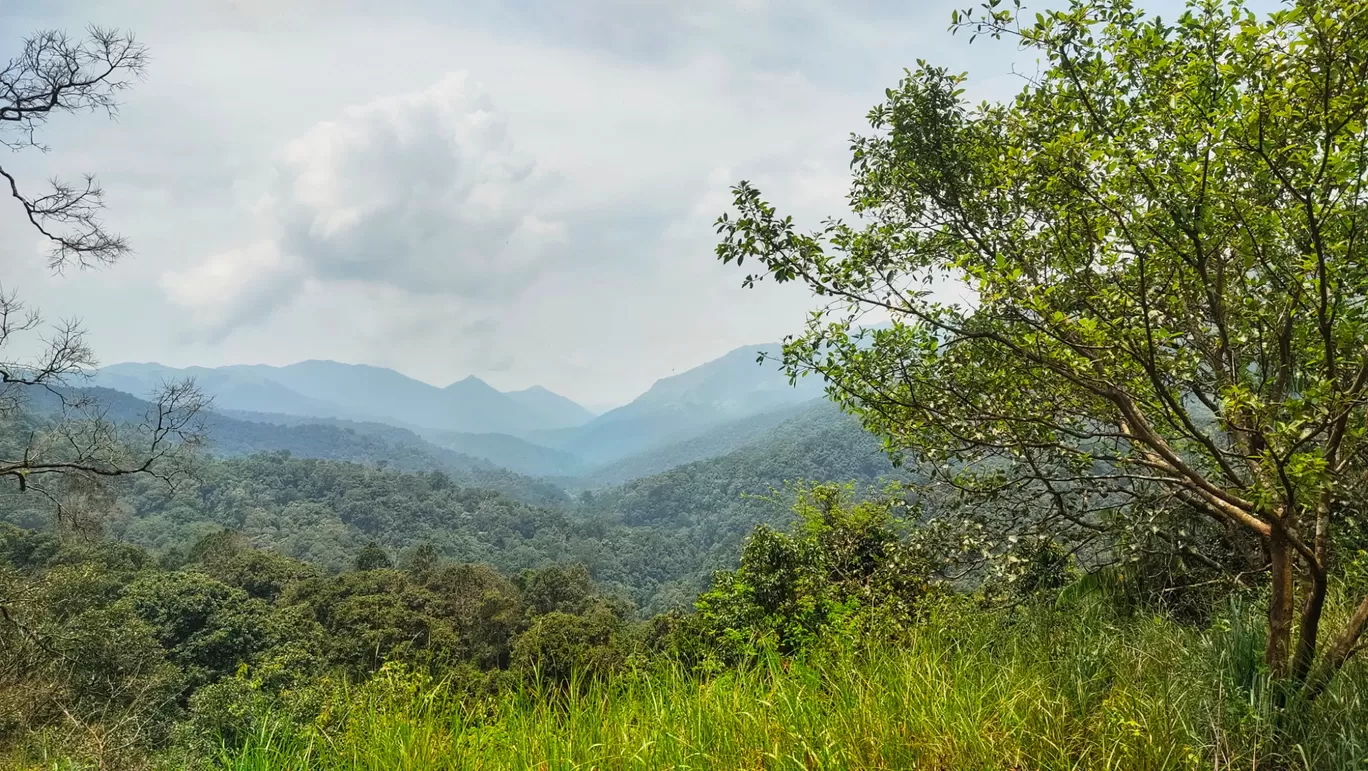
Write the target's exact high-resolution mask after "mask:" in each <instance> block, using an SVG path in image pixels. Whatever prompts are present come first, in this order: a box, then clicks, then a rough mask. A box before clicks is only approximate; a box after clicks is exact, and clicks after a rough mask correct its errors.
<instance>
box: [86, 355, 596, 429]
mask: <svg viewBox="0 0 1368 771" xmlns="http://www.w3.org/2000/svg"><path fill="white" fill-rule="evenodd" d="M183 377H194V378H195V379H196V380H197V381H198V382H199V383H200V385H201V387H202V388H204V390H205V391H206V392H208V393H210V394H212V395H213V396H214V398H215V403H216V405H217V406H218V407H219V408H221V409H229V410H245V411H249V412H263V413H280V414H288V415H303V416H309V417H325V418H347V419H352V420H362V421H383V422H388V423H392V424H396V425H401V426H414V427H422V428H424V429H435V430H444V431H462V432H477V433H523V432H528V431H535V430H547V429H556V428H563V427H568V426H573V425H576V424H577V423H580V422H583V421H585V420H588V419H589V417H591V416H590V415H589V413H588V411H586V410H584V409H583V408H582V407H579V406H578V405H576V404H575V403H574V402H572V401H570V400H569V399H566V398H565V397H562V396H558V395H556V394H554V393H552V392H550V391H547V390H546V389H542V388H533V389H528V390H527V391H519V392H516V393H514V394H505V393H502V392H500V391H498V390H496V389H495V388H493V387H491V386H490V385H489V384H487V383H485V382H484V381H482V380H480V379H479V378H476V377H473V376H472V377H468V378H465V379H464V380H460V381H458V382H456V383H452V384H451V385H449V386H447V387H446V388H438V387H437V386H433V385H430V384H428V383H424V382H422V381H420V380H414V379H413V378H410V377H407V376H405V375H403V374H400V373H398V372H395V371H394V370H390V369H385V368H383V367H372V366H368V365H362V364H343V363H339V362H335V361H320V360H311V361H302V362H299V363H297V364H291V365H288V366H284V367H273V366H268V365H264V364H243V365H232V366H227V367H217V368H212V369H211V368H204V367H189V368H186V369H175V368H171V367H165V366H162V365H159V364H115V365H112V366H109V367H105V368H104V369H101V370H100V371H99V372H97V373H96V375H95V378H94V381H93V384H94V385H98V386H102V387H107V388H114V389H116V390H121V391H124V392H126V393H132V394H134V395H145V394H147V393H149V392H151V391H152V390H154V389H155V388H156V386H157V385H158V384H159V383H161V382H162V381H164V380H167V379H176V378H183Z"/></svg>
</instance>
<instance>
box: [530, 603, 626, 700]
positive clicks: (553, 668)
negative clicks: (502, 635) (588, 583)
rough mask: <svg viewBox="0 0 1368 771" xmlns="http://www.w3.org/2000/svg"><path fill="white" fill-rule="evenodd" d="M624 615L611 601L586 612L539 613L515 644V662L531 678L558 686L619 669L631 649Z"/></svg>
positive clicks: (624, 664) (600, 676) (582, 681)
mask: <svg viewBox="0 0 1368 771" xmlns="http://www.w3.org/2000/svg"><path fill="white" fill-rule="evenodd" d="M626 631H627V630H626V628H625V625H624V624H623V623H622V619H621V618H620V617H618V616H617V615H616V614H614V613H613V612H612V611H611V610H609V609H608V608H607V607H606V606H597V607H595V608H594V609H593V610H592V611H591V612H589V613H586V614H584V615H575V614H570V613H564V612H561V611H552V612H551V613H547V614H546V615H544V616H538V617H537V618H536V619H535V620H534V621H533V622H532V626H531V627H530V628H529V629H528V630H527V631H526V632H524V633H523V634H522V635H520V636H519V637H518V640H517V642H516V643H515V644H514V646H513V667H514V670H515V671H517V672H520V673H522V675H523V676H524V677H526V678H529V679H540V680H541V681H542V682H546V683H549V684H552V685H555V686H558V687H565V686H569V685H572V684H574V683H576V678H583V679H582V680H579V681H578V682H580V683H587V681H588V680H590V679H593V678H602V677H606V676H609V675H611V674H613V673H615V672H618V671H620V670H621V669H622V668H623V667H624V666H626V663H627V660H628V657H629V656H630V655H631V652H632V645H631V640H630V639H629V638H628V636H627V634H626Z"/></svg>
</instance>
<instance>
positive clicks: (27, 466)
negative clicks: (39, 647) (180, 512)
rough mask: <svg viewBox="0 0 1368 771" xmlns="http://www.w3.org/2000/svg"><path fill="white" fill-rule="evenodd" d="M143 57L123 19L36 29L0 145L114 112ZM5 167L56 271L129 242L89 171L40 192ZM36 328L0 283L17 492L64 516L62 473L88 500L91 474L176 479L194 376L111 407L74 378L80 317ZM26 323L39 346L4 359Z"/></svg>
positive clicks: (189, 445) (192, 436) (199, 412)
mask: <svg viewBox="0 0 1368 771" xmlns="http://www.w3.org/2000/svg"><path fill="white" fill-rule="evenodd" d="M146 64H147V51H146V49H145V48H144V47H143V46H142V45H141V44H139V43H138V42H137V41H136V40H135V39H134V37H133V36H132V35H130V34H126V33H123V32H120V31H118V30H112V29H103V28H99V27H91V28H89V29H88V30H87V32H86V34H85V35H84V36H83V37H81V38H78V39H73V38H70V37H68V36H67V35H66V34H64V33H62V32H57V31H42V32H38V33H35V34H34V35H32V36H30V37H28V38H27V39H25V40H24V41H23V45H22V50H21V52H20V53H19V54H18V55H17V56H15V57H14V58H12V59H10V60H9V61H8V63H6V64H5V65H4V67H3V68H0V144H3V145H4V146H5V147H8V148H9V149H10V150H11V151H13V152H16V153H17V152H22V151H31V150H36V151H39V152H46V151H47V150H48V149H49V148H48V146H47V145H46V144H44V143H43V142H42V141H41V139H40V136H39V135H40V130H41V129H42V128H43V127H44V126H45V125H46V124H47V122H48V121H49V120H50V119H51V118H52V117H54V116H56V115H60V114H64V113H67V114H72V113H85V112H103V113H105V114H106V115H108V116H110V117H113V116H115V115H116V113H117V109H118V101H117V99H116V97H117V96H118V95H119V93H120V92H122V91H123V90H124V89H126V88H128V87H129V85H130V84H131V83H132V82H133V81H135V80H137V79H139V78H141V77H142V76H143V74H144V71H145V67H146ZM0 176H3V177H4V179H5V182H6V183H7V184H8V187H9V192H10V195H11V196H12V198H13V199H14V200H15V201H17V202H18V203H19V206H20V207H22V209H23V211H24V213H25V216H26V217H27V219H28V221H29V223H30V224H31V225H32V226H33V227H34V228H35V229H36V230H37V231H38V232H39V233H40V234H42V236H43V237H44V238H45V239H47V241H48V242H49V244H50V248H49V251H48V265H49V267H50V268H51V269H52V270H53V271H54V272H57V273H61V272H62V271H63V270H65V269H66V268H69V267H72V266H75V267H77V268H79V269H83V270H84V269H88V268H98V267H104V266H109V265H112V264H114V263H115V262H117V261H118V260H119V259H120V258H122V257H124V256H126V255H127V254H128V253H129V247H128V242H127V241H126V240H125V239H124V238H123V237H122V236H119V235H117V234H114V233H111V232H109V231H108V230H106V229H105V226H104V223H103V221H102V220H101V218H100V213H101V211H102V210H103V208H104V192H103V190H102V189H101V188H100V186H99V184H98V183H97V182H96V181H95V178H94V177H93V176H90V175H86V176H85V177H84V178H83V180H82V181H81V182H80V183H77V184H72V183H68V182H63V181H61V180H59V179H56V178H54V179H52V180H50V182H49V185H50V189H49V190H47V191H46V192H44V193H43V194H41V195H29V194H26V193H25V192H24V190H23V186H21V184H20V182H19V180H18V179H17V178H16V175H15V174H13V173H11V171H10V170H9V169H7V168H5V167H4V166H3V165H0ZM41 327H42V319H41V317H40V315H39V314H38V312H37V311H35V310H31V309H29V308H26V307H25V305H24V304H23V303H22V302H21V301H20V300H19V298H18V295H17V294H16V293H14V292H13V291H8V292H6V291H5V290H4V289H0V423H2V424H3V426H4V428H6V429H8V430H7V432H6V433H11V434H20V435H21V436H20V438H19V439H18V440H13V441H8V442H5V443H4V444H3V445H0V478H3V477H11V478H14V479H15V480H17V482H18V487H19V490H20V491H29V490H33V491H37V492H40V493H42V494H44V495H46V496H47V497H49V498H51V499H52V500H53V502H54V503H56V504H57V505H58V512H59V515H60V514H61V512H62V510H63V509H62V504H61V500H62V492H63V491H62V490H61V489H59V485H57V484H56V480H60V479H65V480H67V484H66V486H67V487H70V488H72V491H74V494H75V495H77V497H84V498H85V499H89V498H90V495H89V491H90V489H91V484H93V483H98V482H100V481H102V480H108V479H112V478H115V477H121V476H128V475H133V474H150V475H153V476H156V477H158V478H160V479H163V480H165V481H167V482H171V481H173V480H174V479H175V478H176V477H177V476H179V475H180V474H182V473H183V472H184V471H185V468H186V466H185V463H184V461H185V460H187V459H188V457H189V456H190V454H191V453H192V452H193V451H194V450H195V448H196V447H197V446H198V445H199V443H200V439H201V437H202V433H203V420H202V416H203V413H204V410H205V408H206V407H207V399H206V398H205V397H204V395H203V394H202V393H201V392H200V390H199V389H198V388H197V387H196V386H195V384H194V383H193V382H190V381H185V382H177V383H168V384H166V385H165V387H164V388H163V389H162V390H161V391H160V392H159V393H157V394H155V395H154V396H152V397H151V399H150V405H149V406H148V408H147V409H146V414H143V415H137V416H132V415H128V414H117V415H116V414H112V413H111V412H110V410H109V409H108V408H107V407H106V406H104V405H101V404H99V403H98V402H97V401H96V400H94V399H92V398H91V397H90V395H89V393H88V392H86V391H84V390H82V389H80V388H78V387H75V386H77V385H79V383H78V382H77V381H79V380H80V379H81V378H83V377H85V376H86V375H87V374H88V373H89V372H90V371H91V370H92V369H93V368H94V367H95V366H96V359H95V356H94V353H93V352H92V351H91V349H90V346H89V345H88V344H87V342H86V339H85V335H84V330H83V329H82V328H81V326H80V324H79V323H78V322H76V321H61V322H59V323H57V324H56V325H54V326H52V327H51V328H50V329H49V330H48V331H47V333H46V335H45V336H44V333H43V332H41V331H40V328H41ZM26 334H27V335H38V336H39V340H41V345H40V346H39V349H40V352H39V353H38V354H37V355H35V356H32V357H29V358H27V359H23V360H14V359H11V358H9V356H8V355H7V352H8V351H11V350H13V343H15V342H16V340H17V339H19V338H21V337H22V336H24V335H26ZM35 413H36V415H35ZM78 478H79V481H78Z"/></svg>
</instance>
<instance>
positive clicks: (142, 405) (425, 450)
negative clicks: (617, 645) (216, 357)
mask: <svg viewBox="0 0 1368 771" xmlns="http://www.w3.org/2000/svg"><path fill="white" fill-rule="evenodd" d="M67 395H68V397H74V396H82V395H83V396H89V397H91V398H92V399H93V400H94V401H96V402H98V403H99V405H100V406H101V408H102V409H103V410H105V413H106V416H107V418H108V419H110V420H113V421H116V422H128V423H137V422H139V421H141V420H143V419H144V418H145V417H146V416H147V414H148V411H149V410H150V409H151V405H149V404H148V403H147V402H145V401H143V400H141V399H138V398H137V397H134V396H130V395H128V394H126V393H124V392H122V391H115V390H112V389H108V388H87V389H68V391H67ZM31 396H32V399H31V400H30V404H29V406H30V408H32V409H34V410H35V411H37V412H40V413H45V412H51V411H53V410H55V409H57V406H58V403H57V400H56V397H55V395H53V394H51V393H48V392H44V391H34V392H33V393H32V394H31ZM205 428H206V431H207V435H208V442H207V445H206V449H207V451H208V453H209V454H210V455H214V456H220V457H233V456H239V455H249V454H252V453H257V452H285V453H288V454H291V455H297V456H300V457H304V458H318V459H323V460H338V461H348V462H352V463H360V464H364V465H368V466H376V465H380V466H386V467H389V468H393V469H397V470H403V471H433V470H438V471H442V472H443V473H445V474H447V475H448V476H449V477H450V478H451V479H452V481H453V482H455V483H456V484H460V485H464V486H469V487H478V488H484V489H489V490H495V491H498V492H500V493H503V494H505V495H508V496H510V497H512V498H514V499H516V500H520V501H523V502H526V503H533V504H539V505H548V506H558V505H564V504H566V503H568V502H569V497H568V496H567V495H566V494H565V492H564V491H563V490H562V489H561V488H560V487H558V486H557V485H555V484H553V483H551V482H547V481H545V480H542V479H537V478H534V477H530V476H525V475H522V474H518V473H515V472H513V471H509V470H507V469H505V468H502V467H500V466H498V465H496V464H494V463H492V462H490V461H488V460H485V459H483V458H478V457H474V456H471V455H466V454H463V453H459V452H455V451H453V450H450V449H447V448H444V447H438V446H437V445H434V444H432V443H430V442H427V441H425V440H424V439H422V438H421V437H419V436H418V435H417V434H415V433H413V432H412V431H409V430H407V429H403V428H396V427H394V426H389V425H385V424H380V423H348V422H346V421H342V422H336V423H328V422H299V423H296V424H293V425H287V424H278V423H268V422H259V421H257V420H239V419H237V418H233V417H229V416H228V415H225V414H222V413H218V412H214V413H210V414H209V415H208V416H207V422H206V426H205Z"/></svg>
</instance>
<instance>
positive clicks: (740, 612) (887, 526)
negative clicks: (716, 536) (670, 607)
mask: <svg viewBox="0 0 1368 771" xmlns="http://www.w3.org/2000/svg"><path fill="white" fill-rule="evenodd" d="M899 508H900V504H899V503H898V502H897V501H896V499H893V498H880V499H875V500H864V501H859V502H852V500H851V488H850V487H841V486H835V485H823V486H819V487H815V488H811V489H808V490H804V491H802V493H801V494H800V496H799V499H798V503H797V505H796V506H795V513H796V515H797V523H796V524H797V526H796V527H795V528H794V530H793V532H791V533H786V532H781V531H779V530H776V529H774V528H772V527H770V526H768V525H761V526H759V527H757V528H756V529H755V531H754V532H753V533H751V535H750V537H749V538H747V539H746V542H745V545H744V547H743V548H742V551H741V564H740V565H739V566H738V567H737V568H736V569H735V570H731V571H719V572H718V573H717V574H715V575H714V577H713V583H712V586H711V587H710V588H709V590H708V591H707V592H705V593H703V594H702V595H701V596H699V598H698V602H697V606H696V607H697V609H698V623H697V624H694V625H692V626H690V625H685V626H683V627H681V628H682V630H683V632H682V633H683V634H685V635H686V636H688V635H701V636H702V637H703V638H704V639H705V641H706V643H707V646H708V647H709V648H710V649H711V652H712V654H714V655H716V656H719V657H720V658H722V659H728V658H732V657H735V656H737V655H749V654H752V653H755V652H756V651H757V650H760V649H764V648H773V649H775V650H778V651H780V652H783V653H793V652H795V651H797V650H799V649H800V648H803V647H805V646H807V645H810V644H812V643H813V642H815V641H817V640H818V639H820V637H821V636H822V635H823V634H825V633H827V632H828V631H829V630H830V629H831V628H832V627H833V626H845V627H854V628H858V629H860V630H862V632H864V633H868V632H877V631H878V630H879V629H881V628H882V629H888V628H890V627H891V626H897V625H901V624H905V623H907V622H908V621H910V620H911V619H912V618H913V617H914V614H915V613H916V606H917V604H918V602H919V601H920V600H921V599H922V598H923V597H924V596H925V595H926V593H927V591H928V589H929V580H930V577H931V574H932V572H933V571H932V568H933V565H932V563H931V561H930V560H928V559H926V558H925V557H924V556H923V554H922V553H921V550H920V549H919V548H918V547H917V544H915V543H914V542H913V541H911V540H910V539H908V538H906V537H905V536H904V532H903V531H904V527H903V523H902V520H901V517H900V516H899V511H898V509H899ZM676 645H678V643H676ZM686 647H687V646H686Z"/></svg>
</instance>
